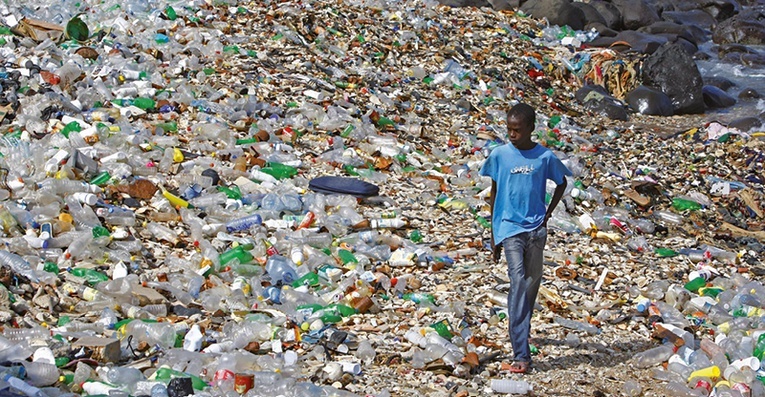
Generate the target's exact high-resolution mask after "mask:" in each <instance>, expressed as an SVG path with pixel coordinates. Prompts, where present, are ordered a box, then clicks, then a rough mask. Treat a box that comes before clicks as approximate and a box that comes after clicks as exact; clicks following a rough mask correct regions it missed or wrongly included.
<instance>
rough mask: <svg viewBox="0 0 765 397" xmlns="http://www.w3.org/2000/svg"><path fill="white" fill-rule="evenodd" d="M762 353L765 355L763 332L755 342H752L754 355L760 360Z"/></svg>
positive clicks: (764, 334)
mask: <svg viewBox="0 0 765 397" xmlns="http://www.w3.org/2000/svg"><path fill="white" fill-rule="evenodd" d="M763 355H765V333H763V334H760V336H759V337H758V338H757V343H755V344H754V356H755V357H757V358H758V359H760V361H762V359H763Z"/></svg>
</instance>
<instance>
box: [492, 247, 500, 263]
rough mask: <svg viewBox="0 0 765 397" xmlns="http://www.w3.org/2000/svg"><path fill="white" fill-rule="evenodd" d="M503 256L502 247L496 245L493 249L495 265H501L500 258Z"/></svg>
mask: <svg viewBox="0 0 765 397" xmlns="http://www.w3.org/2000/svg"><path fill="white" fill-rule="evenodd" d="M501 256H502V246H499V245H495V246H493V247H492V248H491V259H493V260H494V263H499V258H500V257H501Z"/></svg>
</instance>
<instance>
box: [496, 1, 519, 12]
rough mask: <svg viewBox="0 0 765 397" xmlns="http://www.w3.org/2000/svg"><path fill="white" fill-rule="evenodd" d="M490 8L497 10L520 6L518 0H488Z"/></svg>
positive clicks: (508, 9)
mask: <svg viewBox="0 0 765 397" xmlns="http://www.w3.org/2000/svg"><path fill="white" fill-rule="evenodd" d="M488 1H489V4H491V8H493V9H495V10H497V11H510V10H514V9H516V8H518V7H520V6H521V2H520V0H488Z"/></svg>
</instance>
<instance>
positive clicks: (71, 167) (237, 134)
mask: <svg viewBox="0 0 765 397" xmlns="http://www.w3.org/2000/svg"><path fill="white" fill-rule="evenodd" d="M0 13H1V14H2V15H3V20H4V21H5V24H6V25H7V26H8V28H0V29H2V30H0V33H3V35H2V36H0V43H2V47H0V48H1V49H0V51H2V58H3V59H4V60H5V63H4V67H3V68H2V69H0V76H2V77H3V80H2V89H3V91H2V95H3V102H2V103H0V104H1V105H2V108H3V109H4V113H0V115H2V116H1V117H3V121H2V127H1V128H0V130H2V133H3V134H4V138H3V140H2V148H0V152H2V154H3V167H4V168H3V169H2V173H3V174H4V177H5V178H4V184H3V189H2V190H0V195H2V199H3V203H2V205H3V206H2V209H0V214H2V215H0V219H2V226H3V229H4V233H5V237H4V239H3V241H4V242H5V245H6V247H7V251H0V263H2V265H3V266H2V271H3V275H2V276H3V277H2V284H3V285H4V286H5V288H6V289H7V290H8V294H5V293H2V294H0V295H2V296H7V299H5V300H4V301H3V303H2V311H1V312H0V315H1V316H2V321H3V326H4V331H3V336H4V339H0V341H1V342H3V344H2V348H1V349H0V356H1V358H2V361H3V362H4V363H5V364H7V365H6V366H5V367H3V369H2V370H1V371H2V372H3V374H4V379H5V381H7V383H9V384H10V385H11V386H12V387H13V388H15V389H17V390H21V391H22V392H23V393H24V394H26V395H30V396H32V395H34V396H40V395H42V394H38V392H42V393H45V395H49V396H54V395H61V394H63V393H67V392H72V393H75V394H81V393H87V394H91V395H96V394H108V393H110V392H111V393H114V392H115V390H119V391H121V392H124V393H129V394H131V395H153V396H154V395H156V396H161V395H165V394H163V393H168V394H169V395H171V396H179V395H188V394H190V393H193V392H196V393H197V394H204V395H223V394H231V395H235V394H241V393H244V392H247V393H248V395H279V394H283V395H314V394H315V395H321V394H320V393H322V391H321V390H320V388H322V387H323V388H325V390H324V391H323V392H324V393H325V395H342V394H343V393H345V392H347V393H350V394H356V395H377V396H384V395H399V396H406V395H413V394H415V393H417V394H423V395H463V396H464V395H484V394H488V393H491V386H492V383H491V381H492V380H498V379H515V380H524V381H527V382H528V384H530V385H531V386H532V387H533V393H534V394H536V395H641V393H642V395H646V396H652V395H691V394H690V393H692V392H691V391H689V390H685V389H684V388H686V387H687V386H691V387H696V386H697V384H698V380H699V379H701V378H708V379H709V380H708V381H709V383H710V385H711V386H717V390H718V392H722V391H723V389H724V388H725V387H726V384H725V383H724V382H723V383H719V382H718V381H720V380H722V379H726V380H728V381H729V387H734V386H735V387H734V392H738V393H741V392H740V391H739V390H744V389H745V387H746V388H749V392H750V393H751V395H763V394H764V393H763V387H762V383H761V381H760V380H759V376H760V373H758V372H756V371H759V359H762V354H763V350H765V349H764V348H763V347H762V344H765V342H763V340H765V338H762V339H761V338H760V336H761V334H762V333H761V332H758V331H757V330H758V329H761V328H763V323H762V313H763V312H762V310H763V307H765V303H764V302H763V299H764V298H763V296H765V295H763V294H762V292H763V290H762V286H761V284H759V282H760V281H761V279H762V274H763V271H765V269H763V264H762V259H761V258H762V255H763V246H762V242H763V239H764V238H763V233H765V231H763V230H762V218H763V204H762V203H763V199H764V198H763V145H764V143H763V140H762V136H763V135H762V133H760V132H756V131H754V132H753V131H749V132H742V131H740V130H736V129H728V128H727V127H725V126H724V125H723V124H720V123H716V122H712V121H711V120H704V118H703V116H686V117H670V118H652V117H647V116H638V115H632V116H631V121H629V122H614V121H608V120H606V119H602V118H600V117H599V116H596V115H589V114H587V113H585V112H584V111H583V109H581V108H579V107H578V106H577V105H576V103H575V102H574V101H573V99H572V98H573V93H574V92H575V91H576V89H577V88H579V87H580V86H581V81H582V76H581V75H579V74H578V73H585V71H587V70H589V69H588V68H587V67H585V62H584V61H583V62H582V64H581V65H577V64H576V62H571V61H572V60H574V61H576V60H582V59H594V60H597V59H609V60H610V59H612V58H613V57H614V56H616V55H615V54H613V53H611V52H609V51H608V50H603V49H597V50H584V51H580V52H576V53H575V52H572V51H573V50H572V47H563V46H561V45H560V41H561V38H560V37H557V36H556V37H549V36H546V35H545V32H549V30H545V26H544V25H543V24H540V23H538V22H537V21H535V20H533V19H530V18H526V17H524V16H522V15H517V14H514V13H512V12H494V11H491V10H484V9H482V10H478V9H450V8H446V7H440V6H436V5H435V4H434V3H431V2H411V3H396V4H389V3H382V2H363V3H362V2H319V1H312V2H303V3H291V2H289V3H270V2H264V3H255V2H253V3H241V4H225V3H223V2H221V3H214V4H209V3H204V2H194V3H191V4H185V3H184V4H181V3H175V2H169V3H165V2H150V3H145V4H144V3H138V2H131V3H128V4H122V3H116V2H108V1H107V2H102V3H98V4H89V3H87V2H79V3H69V2H65V3H62V4H59V5H56V6H51V7H48V8H44V9H41V10H34V9H33V8H30V7H29V6H26V7H20V8H14V7H10V6H7V5H3V6H2V8H0ZM23 17H27V19H22V18H23ZM39 21H46V22H47V24H43V23H40V22H39ZM11 28H13V29H11ZM11 30H13V32H14V33H15V35H14V33H12V32H11ZM571 34H572V35H576V32H571ZM577 37H579V39H582V40H586V39H587V37H586V35H585V34H584V33H580V34H579V35H578V36H577ZM577 54H579V55H577ZM582 54H587V57H584V56H583V55H582ZM563 59H565V60H566V62H563V61H562V60H563ZM592 62H595V61H592ZM518 100H524V101H528V102H529V103H531V104H532V105H534V106H535V107H537V109H538V112H537V115H538V128H537V133H538V137H537V138H538V139H537V140H538V141H539V142H541V143H543V144H545V145H547V146H549V147H555V148H556V149H557V150H559V152H558V154H559V156H560V157H561V158H562V159H565V162H566V164H567V165H568V166H569V167H570V168H571V169H572V171H574V173H575V178H572V180H571V181H570V183H569V186H570V191H569V192H567V194H566V197H565V199H564V202H562V203H561V205H560V206H559V211H558V212H557V214H556V216H555V218H554V219H552V220H551V221H550V227H551V229H553V230H551V233H550V236H549V238H548V244H547V254H546V259H547V264H548V265H549V266H546V268H545V279H544V282H543V288H542V291H541V293H540V297H539V299H538V301H539V303H540V308H539V309H540V310H538V311H537V312H536V314H535V316H534V318H533V320H532V325H533V328H532V337H533V344H534V346H535V349H534V350H535V351H537V352H538V353H537V354H536V355H535V357H534V360H535V361H534V364H533V368H534V369H533V371H532V372H531V373H530V374H527V375H525V376H523V377H519V376H515V375H510V374H509V373H508V372H507V366H508V364H509V358H510V357H512V356H511V351H510V346H509V342H508V340H507V331H506V329H507V321H506V320H505V314H504V310H505V304H506V303H505V299H506V298H505V295H504V294H503V292H505V291H506V290H507V288H509V285H508V284H507V277H506V274H505V271H504V263H500V264H495V263H492V262H491V261H490V259H489V255H488V252H489V251H488V250H487V249H486V248H487V244H488V242H489V229H488V227H489V225H488V221H487V217H488V215H489V212H488V205H487V204H486V202H485V201H484V198H485V196H486V194H487V193H488V187H489V186H490V183H489V181H488V180H485V179H481V178H480V177H479V176H478V172H477V171H478V169H479V167H480V165H481V163H482V160H483V159H484V158H485V157H486V156H487V154H488V153H489V151H490V150H491V149H492V148H493V147H496V146H497V145H499V144H501V143H502V139H503V131H504V117H503V111H504V109H505V108H506V107H507V106H508V105H511V104H513V103H515V101H518ZM328 175H329V176H338V177H345V178H354V179H357V180H362V181H365V182H368V183H370V184H371V185H372V187H376V188H378V189H379V192H378V193H379V194H378V195H370V194H369V193H368V191H367V190H364V189H369V188H370V185H361V186H358V187H359V188H361V189H362V190H361V191H359V192H357V193H358V194H357V195H358V196H359V197H354V196H350V195H337V194H324V193H317V190H320V188H321V187H319V188H317V186H316V178H318V177H321V176H328ZM355 187H356V186H355ZM323 188H325V189H326V188H327V186H323ZM371 190H374V189H371ZM325 191H326V190H325ZM705 280H706V281H708V282H709V283H708V284H707V283H705ZM721 335H722V336H723V337H721ZM725 336H727V338H724V337H725ZM711 341H716V342H717V343H710V342H711ZM662 342H665V343H669V344H672V346H674V347H675V349H672V348H669V347H668V346H662ZM719 349H722V351H723V352H724V353H720V351H718V350H719ZM675 350H676V353H677V354H675V355H674V356H673V353H674V352H675ZM646 351H647V352H646ZM643 352H646V353H643ZM721 354H722V355H721ZM749 357H756V358H757V359H758V361H757V363H756V364H757V367H758V368H752V369H749V367H750V366H755V364H754V363H753V362H752V360H749V361H747V365H748V366H747V365H743V364H741V362H744V359H747V358H749ZM737 360H742V361H741V362H739V361H737ZM668 361H669V365H668V366H667V368H662V365H661V364H662V363H667V362H668ZM22 366H23V368H24V369H25V370H24V371H21V370H20V368H22ZM714 367H716V370H715V368H714ZM700 369H703V370H704V372H702V373H701V375H703V376H700V375H699V374H698V373H696V375H694V376H691V372H693V371H696V370H700ZM734 369H735V370H734ZM689 377H690V379H689ZM171 379H172V380H171ZM158 385H159V386H158ZM165 386H166V387H165ZM515 386H518V387H519V388H520V389H523V386H524V385H515ZM702 386H703V385H702ZM700 387H701V386H700ZM250 388H251V390H250V391H247V390H248V389H250ZM710 388H711V387H710ZM40 390H41V391H40ZM699 390H701V389H698V390H697V392H698V391H699ZM333 393H334V394H333ZM733 395H735V394H733ZM741 395H749V394H745V393H741Z"/></svg>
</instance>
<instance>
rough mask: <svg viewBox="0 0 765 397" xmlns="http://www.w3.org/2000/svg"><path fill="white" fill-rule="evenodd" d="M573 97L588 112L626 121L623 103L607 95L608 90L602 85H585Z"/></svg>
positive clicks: (627, 117) (626, 116)
mask: <svg viewBox="0 0 765 397" xmlns="http://www.w3.org/2000/svg"><path fill="white" fill-rule="evenodd" d="M574 97H575V98H576V99H577V101H579V103H581V104H582V105H583V106H584V108H585V109H587V110H588V111H590V112H593V113H595V114H600V115H602V116H606V117H608V118H610V119H612V120H622V121H627V120H628V119H629V116H628V115H627V110H626V109H625V107H624V103H622V101H620V100H618V99H616V98H614V97H612V96H611V95H608V91H606V89H605V88H603V86H600V85H585V86H584V87H582V88H580V89H579V90H577V91H576V93H575V94H574Z"/></svg>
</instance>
